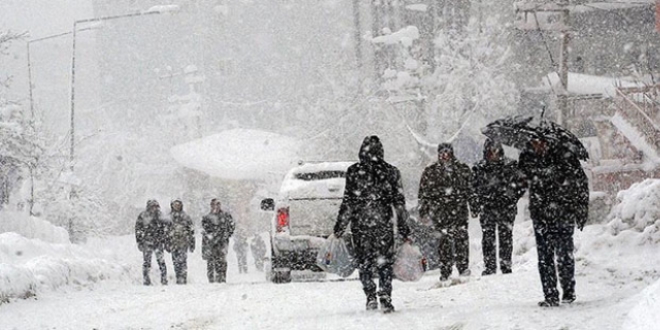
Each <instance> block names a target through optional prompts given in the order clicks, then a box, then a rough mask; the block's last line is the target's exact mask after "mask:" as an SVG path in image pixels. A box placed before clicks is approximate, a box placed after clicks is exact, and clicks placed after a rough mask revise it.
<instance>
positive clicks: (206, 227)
mask: <svg viewBox="0 0 660 330" xmlns="http://www.w3.org/2000/svg"><path fill="white" fill-rule="evenodd" d="M221 206H222V205H221V203H220V201H219V200H218V199H215V198H214V199H212V200H211V212H209V214H207V215H205V216H204V217H203V218H202V230H203V232H202V258H203V259H204V260H206V262H207V267H206V275H207V277H208V279H209V282H210V283H214V282H216V283H225V282H227V251H228V249H229V238H230V237H231V236H232V235H233V234H234V229H235V224H234V219H233V218H232V216H231V214H230V213H229V212H225V211H223V210H222V207H221Z"/></svg>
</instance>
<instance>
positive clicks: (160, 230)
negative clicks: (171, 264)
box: [135, 199, 169, 285]
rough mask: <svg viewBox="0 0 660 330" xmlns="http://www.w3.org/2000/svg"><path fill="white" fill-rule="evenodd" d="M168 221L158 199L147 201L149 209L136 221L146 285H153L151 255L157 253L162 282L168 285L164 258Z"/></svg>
mask: <svg viewBox="0 0 660 330" xmlns="http://www.w3.org/2000/svg"><path fill="white" fill-rule="evenodd" d="M168 226H169V224H168V221H167V220H166V219H164V218H163V216H162V214H161V212H160V205H159V204H158V202H157V201H156V200H153V199H152V200H149V201H147V209H146V210H144V211H143V212H141V213H140V215H139V216H138V218H137V221H136V222H135V240H136V242H137V246H138V249H139V250H140V251H141V252H142V257H143V263H142V277H143V281H144V282H143V283H144V285H151V279H150V278H149V272H150V271H151V256H152V255H154V254H155V255H156V262H157V263H158V268H159V269H160V283H161V284H162V285H167V266H166V265H165V258H164V252H163V249H164V245H165V242H166V239H167V238H166V230H167V227H168Z"/></svg>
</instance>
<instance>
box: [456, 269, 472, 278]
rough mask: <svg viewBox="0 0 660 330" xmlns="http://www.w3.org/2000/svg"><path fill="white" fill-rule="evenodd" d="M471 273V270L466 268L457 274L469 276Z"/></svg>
mask: <svg viewBox="0 0 660 330" xmlns="http://www.w3.org/2000/svg"><path fill="white" fill-rule="evenodd" d="M471 274H472V272H471V271H470V269H469V268H468V269H464V270H463V271H462V272H460V274H459V275H460V276H470V275H471Z"/></svg>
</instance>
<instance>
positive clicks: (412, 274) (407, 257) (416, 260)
mask: <svg viewBox="0 0 660 330" xmlns="http://www.w3.org/2000/svg"><path fill="white" fill-rule="evenodd" d="M425 270H426V259H425V258H424V255H422V252H420V251H419V247H417V246H413V245H412V244H410V243H408V242H406V243H404V244H403V245H401V247H400V248H399V251H398V252H397V254H396V260H395V261H394V266H393V272H394V277H395V278H397V279H399V280H400V281H403V282H415V281H419V279H420V278H422V276H423V275H424V271H425Z"/></svg>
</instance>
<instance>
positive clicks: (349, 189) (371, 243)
mask: <svg viewBox="0 0 660 330" xmlns="http://www.w3.org/2000/svg"><path fill="white" fill-rule="evenodd" d="M383 154H384V152H383V146H382V144H381V143H380V140H379V139H378V138H377V137H375V136H371V137H367V138H365V140H364V142H363V143H362V146H361V147H360V153H359V157H360V162H358V163H355V164H353V165H351V166H350V167H349V168H348V170H347V171H346V188H345V190H344V198H343V200H342V204H341V207H340V209H339V215H338V216H337V222H336V223H335V228H334V232H335V235H337V236H341V235H342V234H343V233H344V231H345V230H346V228H347V226H348V225H349V224H350V226H351V233H352V234H353V242H354V243H355V252H356V254H357V255H358V258H360V257H365V256H368V255H369V256H373V255H380V256H385V257H391V256H392V255H393V253H394V251H393V249H394V221H393V220H394V219H393V218H394V212H395V213H396V216H397V219H396V224H397V229H398V233H399V234H400V235H401V236H402V237H403V238H408V235H409V234H410V229H409V228H408V224H407V221H408V212H407V211H406V200H405V197H404V195H403V185H402V183H401V174H400V172H399V170H398V169H397V168H396V167H394V166H392V165H390V164H388V163H387V162H385V161H384V160H383ZM393 210H394V212H393Z"/></svg>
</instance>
